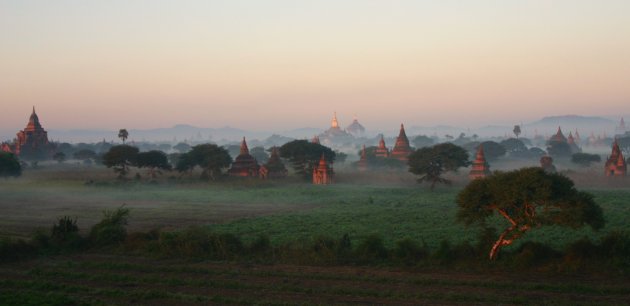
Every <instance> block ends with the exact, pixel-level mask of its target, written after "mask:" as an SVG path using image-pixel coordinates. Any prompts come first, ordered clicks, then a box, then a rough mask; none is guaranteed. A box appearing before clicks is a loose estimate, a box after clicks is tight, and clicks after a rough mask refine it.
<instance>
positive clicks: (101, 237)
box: [90, 205, 129, 246]
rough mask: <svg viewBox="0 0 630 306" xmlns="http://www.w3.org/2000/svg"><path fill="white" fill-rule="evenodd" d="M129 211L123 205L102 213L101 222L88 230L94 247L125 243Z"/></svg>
mask: <svg viewBox="0 0 630 306" xmlns="http://www.w3.org/2000/svg"><path fill="white" fill-rule="evenodd" d="M128 217H129V209H128V208H124V205H123V206H121V207H119V208H117V209H116V210H114V211H107V210H105V211H103V220H101V222H99V223H97V224H96V225H94V226H93V227H92V229H91V230H90V241H91V242H92V244H93V245H94V246H109V245H114V244H119V243H121V242H123V241H125V238H126V237H127V228H126V225H127V218H128Z"/></svg>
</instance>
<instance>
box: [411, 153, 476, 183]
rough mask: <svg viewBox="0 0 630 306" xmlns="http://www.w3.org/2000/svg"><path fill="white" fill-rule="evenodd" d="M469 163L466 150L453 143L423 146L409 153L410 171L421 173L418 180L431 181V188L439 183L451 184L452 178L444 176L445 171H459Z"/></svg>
mask: <svg viewBox="0 0 630 306" xmlns="http://www.w3.org/2000/svg"><path fill="white" fill-rule="evenodd" d="M467 165H468V153H467V152H466V150H464V149H462V148H461V147H458V146H456V145H454V144H452V143H442V144H438V145H435V146H433V147H430V148H422V149H419V150H416V151H415V152H413V153H411V155H409V172H411V173H413V174H416V175H420V178H419V179H418V182H420V183H422V182H429V183H431V189H433V188H434V187H435V185H436V184H437V183H445V184H450V180H448V179H445V178H443V177H442V174H443V173H444V172H448V171H457V169H459V168H461V167H465V166H467Z"/></svg>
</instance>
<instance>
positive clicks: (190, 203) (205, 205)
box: [0, 167, 630, 247]
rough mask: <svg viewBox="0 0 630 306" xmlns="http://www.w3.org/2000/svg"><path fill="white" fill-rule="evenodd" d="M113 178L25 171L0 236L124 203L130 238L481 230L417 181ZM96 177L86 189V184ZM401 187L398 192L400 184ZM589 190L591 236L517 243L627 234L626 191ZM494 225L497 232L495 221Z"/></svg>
mask: <svg viewBox="0 0 630 306" xmlns="http://www.w3.org/2000/svg"><path fill="white" fill-rule="evenodd" d="M111 176H113V175H112V174H111V173H110V171H108V170H106V169H102V168H96V169H92V170H89V171H86V170H85V169H83V170H82V169H81V168H79V169H76V168H70V170H64V168H61V170H60V169H59V168H54V167H53V168H52V169H44V170H32V171H30V172H27V173H25V175H24V177H23V178H20V179H17V180H5V181H2V183H1V184H0V194H2V197H1V198H0V215H2V216H3V218H2V219H1V220H0V235H4V236H16V237H28V236H29V235H30V234H31V233H32V232H33V231H34V230H35V229H37V228H49V227H50V226H51V225H52V223H53V222H54V221H55V220H56V218H57V217H60V216H64V215H69V216H76V217H77V218H78V220H79V222H78V223H79V227H80V228H81V229H87V228H89V227H90V226H92V225H93V224H94V223H96V222H97V221H98V220H99V219H100V218H101V215H102V211H103V210H104V209H114V208H116V207H119V206H120V205H123V204H125V205H126V206H127V207H129V208H130V209H131V218H130V220H129V226H130V230H131V231H148V230H151V229H157V228H159V229H162V230H176V229H182V228H186V227H189V226H191V225H198V226H206V227H208V228H209V229H211V230H212V231H216V232H229V233H233V234H236V235H237V236H240V237H241V238H242V239H243V240H244V241H251V240H252V239H254V238H255V237H257V236H258V235H260V234H264V235H267V236H268V237H269V238H270V239H271V241H272V242H273V243H285V242H291V241H296V240H305V239H309V238H312V237H317V236H321V235H326V236H330V237H334V238H337V237H341V236H342V235H343V234H348V235H350V237H351V238H352V239H353V240H355V239H361V238H363V237H365V236H367V235H370V234H378V235H380V236H382V237H383V238H384V241H385V243H386V244H388V245H391V244H392V243H393V242H395V241H396V240H399V239H401V238H411V239H413V240H416V241H418V242H424V243H426V244H427V245H428V246H430V247H436V246H437V245H438V244H439V243H440V241H442V240H449V241H451V242H452V243H459V242H463V241H469V242H474V240H475V239H476V237H477V232H478V230H477V229H476V228H471V229H467V228H465V227H463V226H462V225H460V224H458V223H457V222H456V221H455V214H456V211H457V205H456V203H455V198H456V195H457V192H458V191H459V190H460V188H461V187H459V186H456V187H441V188H438V189H436V190H435V191H433V192H431V191H429V190H428V189H427V188H426V187H424V186H419V185H416V184H413V181H411V182H412V184H389V185H384V186H383V185H379V184H374V183H362V184H358V183H357V184H350V183H340V184H336V185H331V186H313V185H310V184H308V183H303V182H299V181H297V182H295V181H285V182H262V181H259V180H234V179H232V180H227V181H222V182H215V183H204V182H198V181H197V180H196V179H190V180H188V181H186V180H184V181H183V182H177V183H169V182H168V181H167V180H166V179H164V180H163V181H161V182H159V183H157V184H151V183H146V182H128V183H125V184H116V183H115V182H114V181H113V179H111V178H110V177H111ZM91 177H95V178H97V179H96V180H95V182H94V183H93V184H89V185H86V184H85V182H86V180H87V179H89V178H91ZM399 185H402V186H399ZM587 190H588V191H590V192H592V193H593V194H594V195H595V196H596V201H597V203H599V204H600V205H601V207H602V208H603V210H604V213H605V218H606V221H607V222H606V226H605V228H604V229H603V230H601V231H599V232H597V233H593V232H592V231H591V230H590V229H588V228H585V229H579V230H572V229H565V228H542V229H538V230H534V231H531V232H530V233H528V234H527V236H525V237H524V238H525V239H523V240H527V239H529V240H534V241H540V242H545V243H547V244H550V245H552V246H554V247H562V246H563V245H565V244H566V243H568V242H571V241H574V240H576V239H579V238H581V237H583V236H588V237H591V238H597V237H601V236H603V235H605V234H606V233H608V232H610V231H614V230H622V231H628V230H630V224H629V223H628V222H627V220H628V219H630V203H629V202H630V189H609V190H605V189H601V188H600V189H593V190H589V189H587ZM496 225H497V228H501V227H502V226H504V224H503V221H502V220H500V219H497V220H496Z"/></svg>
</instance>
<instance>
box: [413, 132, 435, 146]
mask: <svg viewBox="0 0 630 306" xmlns="http://www.w3.org/2000/svg"><path fill="white" fill-rule="evenodd" d="M411 143H412V144H413V146H414V147H416V148H424V147H429V146H432V145H433V144H434V143H435V141H434V140H433V138H431V137H429V136H425V135H418V136H416V137H414V138H413V139H412V140H411Z"/></svg>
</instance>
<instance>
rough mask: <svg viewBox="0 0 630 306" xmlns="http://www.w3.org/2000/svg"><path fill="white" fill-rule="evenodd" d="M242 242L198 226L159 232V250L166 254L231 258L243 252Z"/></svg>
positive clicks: (228, 235)
mask: <svg viewBox="0 0 630 306" xmlns="http://www.w3.org/2000/svg"><path fill="white" fill-rule="evenodd" d="M243 249H244V248H243V243H242V242H241V240H240V239H239V238H238V237H236V236H234V235H232V234H215V233H211V232H209V231H207V230H205V229H202V228H199V227H191V228H189V229H186V230H184V231H181V232H168V233H161V234H160V238H159V250H160V252H161V253H162V254H164V255H166V256H175V257H187V258H208V259H220V260H225V259H233V258H235V257H237V256H238V255H239V254H241V253H242V252H243Z"/></svg>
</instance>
